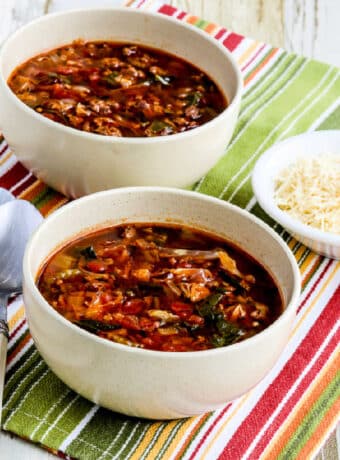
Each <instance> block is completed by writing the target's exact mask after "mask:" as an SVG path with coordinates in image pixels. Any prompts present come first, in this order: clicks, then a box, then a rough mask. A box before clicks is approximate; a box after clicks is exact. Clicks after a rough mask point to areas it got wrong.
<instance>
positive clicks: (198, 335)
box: [37, 223, 283, 352]
mask: <svg viewBox="0 0 340 460" xmlns="http://www.w3.org/2000/svg"><path fill="white" fill-rule="evenodd" d="M37 285H38V288H39V290H40V292H41V293H42V295H43V296H44V297H45V299H46V300H47V301H48V302H49V304H50V305H51V306H52V307H53V308H54V309H55V310H57V311H58V312H59V313H60V314H61V315H63V316H64V317H65V318H66V319H68V320H70V321H72V323H74V324H76V325H78V326H79V327H81V328H84V329H86V330H88V331H89V332H92V333H94V334H96V335H98V336H100V337H102V338H104V339H107V340H111V341H113V342H117V343H120V344H125V345H130V346H134V347H139V348H145V349H151V350H161V351H181V352H185V351H197V350H206V349H210V348H215V347H222V346H227V345H230V344H233V343H236V342H239V341H242V340H244V339H247V338H249V337H251V336H253V335H255V334H257V333H259V332H260V331H262V330H263V329H265V328H266V327H267V326H269V325H270V324H271V323H272V322H273V321H275V320H276V319H277V318H278V316H279V315H280V314H281V313H282V310H283V301H282V297H281V295H280V291H279V289H278V287H277V285H276V283H275V282H274V280H273V278H272V277H271V276H270V274H269V273H268V272H267V271H266V270H265V269H264V268H263V267H262V266H261V265H260V264H259V263H257V262H256V261H255V260H254V259H253V258H252V257H250V256H249V255H247V254H246V253H245V252H243V251H242V250H240V249H239V248H236V247H235V246H233V245H231V244H230V243H228V242H227V241H225V240H222V239H220V238H218V237H216V236H214V235H211V234H207V233H204V232H201V231H198V230H195V229H192V228H189V227H184V226H173V225H160V224H139V223H138V224H124V225H119V226H115V227H112V228H107V229H105V230H101V231H98V232H96V233H92V234H89V235H87V236H85V237H83V238H80V239H78V240H76V241H72V242H71V243H68V244H67V245H66V246H65V247H64V248H63V249H61V250H60V251H59V252H57V253H56V254H54V255H53V256H52V257H51V258H50V259H49V260H48V261H47V263H46V264H45V266H44V267H43V269H42V271H41V273H40V275H39V277H38V280H37Z"/></svg>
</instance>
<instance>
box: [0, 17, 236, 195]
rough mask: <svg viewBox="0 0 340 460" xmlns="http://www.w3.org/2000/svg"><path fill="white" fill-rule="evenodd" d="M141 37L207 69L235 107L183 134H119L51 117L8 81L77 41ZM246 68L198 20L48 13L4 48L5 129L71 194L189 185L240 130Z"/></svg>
mask: <svg viewBox="0 0 340 460" xmlns="http://www.w3.org/2000/svg"><path fill="white" fill-rule="evenodd" d="M79 38H83V39H85V40H112V41H118V42H133V43H139V44H144V45H147V46H150V47H154V48H159V49H162V50H165V51H168V52H170V53H172V54H175V55H178V56H180V57H182V58H184V59H186V60H188V61H190V62H191V63H193V64H195V65H196V66H197V67H199V68H200V69H202V70H203V71H205V72H206V73H207V74H208V75H209V76H210V77H212V78H213V80H214V81H215V82H216V83H217V85H218V86H219V87H220V89H221V90H222V92H223V93H224V94H225V95H226V97H227V99H228V101H229V106H228V107H227V108H226V109H225V110H224V111H223V112H222V113H221V114H220V115H219V116H217V117H216V118H214V119H213V120H211V121H210V122H208V123H206V124H204V125H202V126H200V127H198V128H195V129H193V130H191V131H187V132H184V133H180V134H174V135H169V136H159V137H154V138H134V139H133V138H119V137H113V136H109V137H108V136H101V135H99V134H93V133H86V132H83V131H78V130H76V129H73V128H70V127H66V126H64V125H62V124H60V123H56V122H54V121H51V120H49V119H47V118H45V117H43V116H41V115H40V114H38V113H36V112H35V111H34V110H32V109H30V108H29V107H27V106H26V105H25V104H24V103H23V102H21V101H20V100H19V99H18V98H17V97H16V96H15V95H14V93H12V91H11V90H10V88H9V86H8V85H7V82H6V81H7V79H8V77H9V75H10V74H11V72H12V71H13V70H14V69H15V68H16V67H17V66H18V65H19V64H20V63H22V62H24V61H26V60H27V59H29V58H30V57H32V56H35V55H37V54H39V53H41V52H44V51H47V50H49V49H52V48H55V47H58V46H61V45H64V44H67V43H70V42H72V41H73V40H75V39H79ZM241 92H242V77H241V73H240V71H239V69H238V67H237V64H236V63H235V61H234V59H233V57H232V56H231V54H230V53H229V51H228V50H227V49H226V48H225V47H224V46H223V45H222V44H220V43H219V42H218V41H217V40H215V39H213V38H211V37H210V36H209V35H208V34H207V33H205V32H203V31H201V30H199V29H197V28H196V27H194V26H190V25H188V24H185V23H182V22H180V21H178V20H176V19H172V18H169V17H166V16H165V15H161V14H157V13H150V12H146V11H140V10H135V9H132V8H131V9H130V8H121V9H114V8H111V9H96V10H93V9H86V10H77V11H67V12H62V13H57V14H51V15H46V16H44V17H42V18H39V19H38V20H36V21H34V22H32V23H30V24H28V25H27V26H25V27H23V28H22V29H21V30H19V31H18V32H16V33H15V34H14V35H13V36H12V37H11V38H9V40H8V41H7V42H6V44H5V45H4V46H3V47H2V49H1V52H0V106H1V110H0V128H1V130H2V131H3V133H4V135H5V137H6V140H7V142H8V143H9V145H10V147H11V148H12V149H13V151H14V152H15V153H16V155H17V157H18V158H19V159H20V161H21V162H22V163H23V164H24V165H25V166H26V167H27V168H28V169H30V170H31V171H32V172H33V173H34V174H35V175H36V176H38V177H39V178H40V179H41V180H42V181H44V182H46V183H48V184H49V185H51V186H52V187H54V188H55V189H57V190H59V191H61V192H62V193H64V194H66V195H70V196H73V197H79V196H81V195H86V194H88V193H91V192H96V191H99V190H105V189H109V188H113V187H122V186H127V185H162V186H164V185H166V186H173V187H185V186H188V185H190V184H192V183H194V182H195V181H196V180H198V179H199V178H200V177H201V176H202V175H203V174H205V173H206V172H207V171H208V170H209V169H210V168H211V167H212V166H213V165H214V164H215V163H216V161H217V160H218V159H219V158H220V157H221V156H222V155H223V153H224V152H225V149H226V146H227V144H228V142H229V140H230V138H231V135H232V133H233V131H234V128H235V124H236V121H237V117H238V112H239V106H240V100H241Z"/></svg>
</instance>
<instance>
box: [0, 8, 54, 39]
mask: <svg viewBox="0 0 340 460" xmlns="http://www.w3.org/2000/svg"><path fill="white" fill-rule="evenodd" d="M47 1H48V0H34V1H33V2H32V1H30V0H1V1H0V43H1V42H3V40H5V39H6V38H7V37H8V36H9V35H10V34H11V33H13V32H14V31H15V30H17V29H18V28H19V27H21V26H23V25H24V24H26V23H27V22H29V21H31V20H33V19H35V18H37V17H39V16H41V15H42V14H44V12H45V8H46V4H47Z"/></svg>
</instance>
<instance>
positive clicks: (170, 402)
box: [23, 187, 300, 419]
mask: <svg viewBox="0 0 340 460" xmlns="http://www.w3.org/2000/svg"><path fill="white" fill-rule="evenodd" d="M122 222H125V223H126V222H155V223H156V222H163V223H164V222H168V223H177V224H187V225H190V226H194V227H196V228H198V229H202V230H207V231H209V232H213V233H215V234H217V235H220V236H222V237H225V238H227V239H229V240H231V241H233V242H234V243H235V244H236V245H238V246H241V247H242V248H243V249H244V250H245V251H246V252H247V253H248V254H251V255H252V256H253V257H254V258H255V259H256V260H257V261H259V262H260V263H261V264H262V265H263V266H264V267H266V268H267V269H268V270H269V271H270V273H271V274H272V276H273V277H274V278H275V280H276V282H277V284H278V286H279V287H280V289H281V292H282V295H283V298H284V311H283V313H282V314H281V315H280V317H279V318H278V319H277V320H276V321H275V322H274V323H273V324H271V325H270V326H269V327H268V328H266V329H265V330H264V331H262V332H260V333H259V334H257V335H255V336H254V337H251V338H249V339H247V340H244V341H243V342H240V343H235V344H233V345H230V346H226V347H221V348H215V349H211V350H204V351H196V352H182V353H181V352H163V351H153V350H145V349H141V348H134V347H129V346H126V345H121V344H119V343H114V342H110V341H109V340H105V339H102V338H100V337H97V336H96V335H94V334H90V333H89V332H87V331H85V330H83V329H81V328H79V327H77V326H76V325H74V324H72V323H71V322H70V321H68V320H67V319H65V318H64V317H63V316H61V315H60V314H59V313H57V312H56V311H55V310H54V309H53V308H52V307H51V306H50V305H49V304H48V303H47V302H46V300H45V299H44V298H43V296H42V295H41V294H40V292H39V290H38V288H37V286H36V278H37V275H38V273H39V270H40V267H41V265H42V264H43V263H44V261H46V259H47V258H48V257H49V255H50V254H51V253H53V252H54V251H55V249H56V248H58V247H60V245H62V244H63V243H65V242H67V241H69V240H72V239H73V238H75V237H77V236H79V233H82V232H86V231H89V230H94V229H96V228H101V227H103V226H106V227H107V226H109V225H118V224H120V223H122ZM23 285H24V300H25V307H26V312H27V318H28V321H29V327H30V332H31V334H32V337H33V339H34V341H35V343H36V346H37V348H38V350H39V352H40V353H41V355H42V357H43V358H44V360H45V361H46V363H47V364H48V365H49V366H50V368H51V369H52V370H53V371H54V372H55V374H56V375H57V376H58V377H59V378H60V379H61V380H63V381H64V382H65V383H66V384H67V385H69V386H70V387H71V388H73V389H74V390H75V391H77V392H78V393H80V394H81V395H83V396H85V397H86V398H88V399H90V400H92V401H94V402H96V403H98V404H100V405H102V406H104V407H107V408H109V409H111V410H114V411H117V412H122V413H125V414H129V415H134V416H138V417H147V418H154V419H171V418H180V417H188V416H191V415H195V414H200V413H203V412H206V411H210V410H214V409H217V408H219V407H221V406H222V405H223V404H224V403H225V402H226V401H229V400H231V399H234V398H236V397H237V396H239V395H241V394H243V393H245V392H246V391H248V390H249V389H250V388H252V387H253V386H254V385H256V384H257V383H258V382H259V381H260V380H261V379H262V378H263V377H264V376H265V374H266V373H267V372H268V371H269V370H270V369H271V368H272V366H273V365H274V363H275V362H276V360H277V358H278V356H279V355H280V353H281V352H282V350H283V348H284V346H285V345H286V343H287V341H288V337H289V334H290V331H291V327H292V324H293V321H294V318H295V314H296V307H297V302H298V299H299V294H300V273H299V269H298V266H297V263H296V260H295V258H294V256H293V254H292V253H291V251H290V250H289V248H288V246H287V245H286V244H285V242H284V241H283V240H282V238H280V237H279V235H277V233H275V232H274V230H272V229H271V228H270V227H269V226H268V225H266V224H265V223H264V222H262V221H261V220H260V219H258V218H256V217H255V216H253V215H251V214H250V213H248V212H247V211H244V210H243V209H240V208H239V207H237V206H233V205H231V204H229V203H226V202H224V201H222V200H218V199H216V198H213V197H209V196H206V195H202V194H198V193H195V192H188V191H182V190H177V189H169V188H162V187H135V188H120V189H115V190H108V191H104V192H99V193H96V194H93V195H89V196H87V197H84V198H81V199H79V200H75V201H73V202H72V203H70V204H68V205H66V206H64V207H63V208H62V209H60V210H59V211H57V212H55V213H53V214H52V215H51V216H50V217H48V218H47V219H46V220H45V222H44V223H43V224H42V225H41V226H40V228H39V229H38V230H37V232H36V233H35V234H34V236H33V237H32V239H31V240H30V242H29V244H28V246H27V248H26V253H25V259H24V283H23Z"/></svg>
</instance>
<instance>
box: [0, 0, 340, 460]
mask: <svg viewBox="0 0 340 460" xmlns="http://www.w3.org/2000/svg"><path fill="white" fill-rule="evenodd" d="M273 2H274V3H277V4H280V5H281V11H280V13H279V14H281V22H282V23H281V25H280V27H281V29H282V31H281V34H279V35H278V34H277V33H276V35H275V28H277V27H279V25H277V24H275V23H273V24H272V25H270V21H269V22H268V25H267V26H266V25H265V27H264V29H263V18H262V30H261V24H260V23H259V25H258V28H259V29H258V30H259V36H256V35H255V33H256V32H254V34H253V35H252V36H253V37H254V38H257V39H260V40H261V39H263V40H265V39H266V38H267V36H269V38H270V37H273V39H272V40H271V43H273V44H274V45H277V46H283V47H285V48H286V49H287V50H288V51H293V52H294V51H295V52H297V53H300V54H304V55H307V56H311V57H316V58H317V59H320V60H322V61H325V62H328V63H330V64H335V65H338V66H340V27H339V18H340V0H320V1H318V0H284V2H283V3H282V2H281V1H279V0H237V1H236V2H235V0H169V1H168V3H171V4H172V5H174V6H178V7H179V8H182V9H185V10H186V11H189V12H192V13H193V14H197V15H201V16H202V17H205V18H206V19H208V20H211V21H214V22H216V23H220V24H223V25H226V26H229V27H231V28H233V29H234V30H237V31H238V32H240V33H243V34H245V35H249V34H251V33H252V29H251V27H254V21H256V19H254V16H253V15H248V16H247V11H246V10H245V9H244V8H245V7H246V8H247V9H248V10H249V9H254V8H257V7H258V6H261V8H263V5H264V8H266V7H270V6H272V5H273ZM233 3H235V6H236V4H239V6H241V7H242V6H243V15H242V8H238V9H237V11H236V15H235V14H234V16H233V17H232V18H230V17H229V18H228V16H227V14H226V11H233V10H232V9H230V7H231V6H233ZM122 4H124V0H0V43H1V42H2V41H3V40H4V39H5V38H6V37H7V36H8V35H9V34H11V33H12V32H13V31H14V30H16V29H18V28H19V27H20V26H22V25H23V24H25V23H27V22H29V21H30V20H32V19H33V18H35V17H37V16H40V15H42V14H46V13H49V12H53V11H57V10H62V9H70V8H75V7H76V8H78V7H83V6H86V5H89V6H114V5H122ZM282 5H283V7H282ZM228 19H229V23H227V21H228ZM260 19H261V18H257V20H258V21H260ZM278 21H279V17H278ZM261 34H262V35H263V37H262V36H261ZM268 34H269V35H268ZM275 40H276V41H280V43H275ZM269 41H270V40H269ZM338 438H339V431H338ZM334 439H335V437H334ZM333 442H334V441H333ZM337 444H338V446H340V439H338V441H337ZM333 452H334V450H333ZM333 457H334V455H332V458H331V457H330V456H329V455H327V449H325V451H324V452H322V453H321V454H320V458H322V459H323V460H336V458H335V457H334V458H333ZM55 458H56V457H55V456H54V455H51V454H49V453H47V452H46V451H44V450H43V449H41V448H39V447H37V446H36V445H34V444H30V443H27V442H25V441H22V440H21V439H18V438H16V437H14V436H11V435H10V434H8V433H5V432H3V431H1V432H0V459H1V460H54V459H55ZM338 458H340V455H338ZM211 460H214V459H211ZM235 460H236V459H235ZM292 460H293V459H292Z"/></svg>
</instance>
